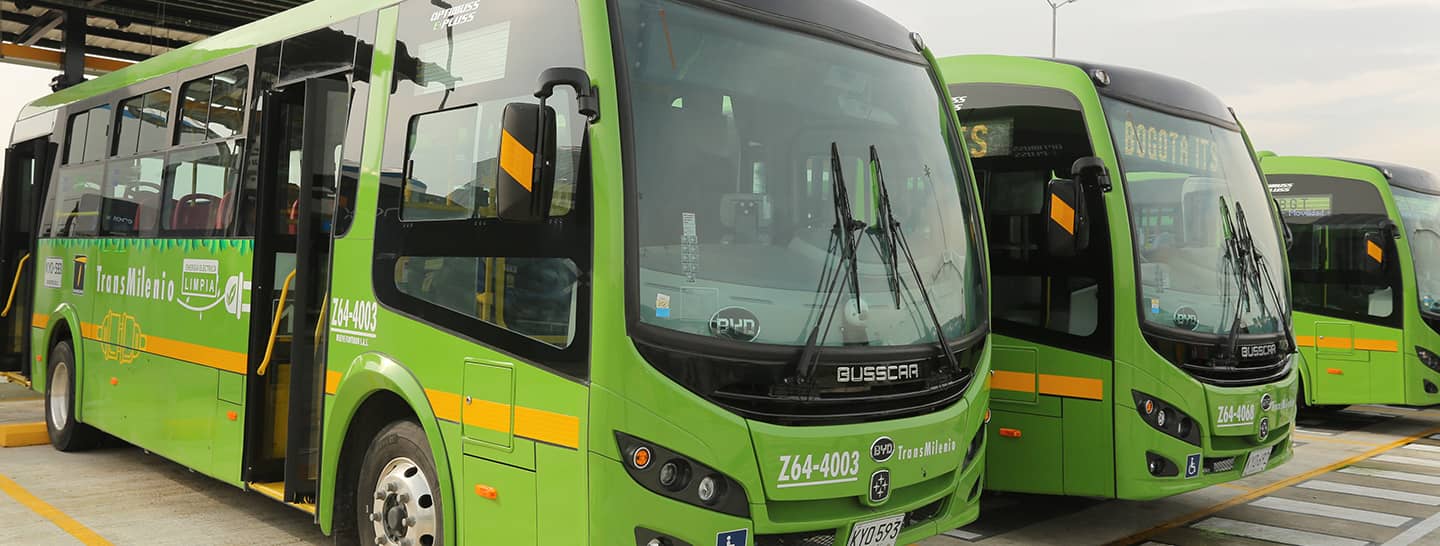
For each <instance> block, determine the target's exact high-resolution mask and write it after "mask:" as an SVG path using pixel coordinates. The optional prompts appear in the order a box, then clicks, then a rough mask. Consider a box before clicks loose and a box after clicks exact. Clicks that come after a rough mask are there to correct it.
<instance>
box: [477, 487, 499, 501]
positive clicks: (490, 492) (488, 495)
mask: <svg viewBox="0 0 1440 546" xmlns="http://www.w3.org/2000/svg"><path fill="white" fill-rule="evenodd" d="M475 494H476V495H480V498H483V499H490V500H495V499H497V498H499V497H500V492H499V491H496V490H495V488H494V487H490V486H488V485H481V484H478V483H477V484H475Z"/></svg>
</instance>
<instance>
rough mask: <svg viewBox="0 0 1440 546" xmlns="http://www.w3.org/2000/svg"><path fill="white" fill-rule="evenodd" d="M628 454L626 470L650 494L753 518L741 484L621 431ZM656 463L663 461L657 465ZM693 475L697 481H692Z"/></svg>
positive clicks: (620, 438)
mask: <svg viewBox="0 0 1440 546" xmlns="http://www.w3.org/2000/svg"><path fill="white" fill-rule="evenodd" d="M615 440H616V441H617V442H618V443H619V444H620V452H621V453H624V454H626V455H625V457H626V459H627V460H626V464H624V465H622V466H624V467H625V471H626V472H627V473H628V474H630V478H631V479H634V480H635V482H636V483H639V484H640V485H641V486H642V487H644V488H645V489H649V490H650V491H651V492H653V493H656V494H659V495H662V496H665V497H669V498H671V499H675V500H678V501H680V502H684V503H686V504H690V505H693V506H699V507H701V508H705V509H709V510H714V511H716V512H720V513H724V514H729V515H732V516H738V517H742V518H748V517H750V502H749V501H748V500H747V499H746V497H745V488H744V487H742V486H741V485H740V482H737V481H735V480H734V479H733V478H730V477H729V476H726V475H724V474H721V473H720V472H719V471H716V470H715V469H713V468H710V467H708V466H705V465H703V464H700V463H699V462H698V461H696V460H694V459H691V458H690V457H686V456H685V455H682V454H680V453H676V452H674V451H671V450H669V449H667V448H665V447H662V446H659V445H656V444H654V443H651V442H647V441H645V440H641V439H639V438H636V437H634V436H630V435H628V434H625V433H622V432H616V433H615ZM657 461H663V462H659V463H658V464H656V462H657ZM692 476H694V477H698V478H699V479H698V480H695V481H691V480H692V479H694V478H692Z"/></svg>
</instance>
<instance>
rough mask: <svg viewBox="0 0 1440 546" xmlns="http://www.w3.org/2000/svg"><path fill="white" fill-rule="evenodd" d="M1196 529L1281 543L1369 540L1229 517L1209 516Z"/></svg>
mask: <svg viewBox="0 0 1440 546" xmlns="http://www.w3.org/2000/svg"><path fill="white" fill-rule="evenodd" d="M1191 527H1194V528H1196V529H1201V530H1205V531H1214V532H1216V533H1222V534H1226V535H1231V536H1238V537H1245V538H1254V539H1259V540H1268V541H1270V542H1279V543H1281V544H1295V545H1301V546H1312V545H1313V546H1367V545H1368V544H1370V543H1369V542H1365V541H1363V540H1355V539H1353V538H1343V537H1337V536H1334V535H1324V534H1320V533H1312V532H1310V531H1297V530H1295V529H1286V528H1284V527H1272V526H1269V525H1261V524H1259V523H1250V522H1248V521H1238V520H1233V519H1227V518H1216V517H1212V518H1208V519H1205V520H1203V521H1201V522H1200V523H1196V524H1194V525H1191Z"/></svg>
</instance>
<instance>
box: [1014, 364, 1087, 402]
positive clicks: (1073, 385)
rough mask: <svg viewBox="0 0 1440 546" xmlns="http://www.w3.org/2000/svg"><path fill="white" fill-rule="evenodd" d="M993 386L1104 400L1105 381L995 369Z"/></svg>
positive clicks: (1018, 390)
mask: <svg viewBox="0 0 1440 546" xmlns="http://www.w3.org/2000/svg"><path fill="white" fill-rule="evenodd" d="M992 386H993V387H994V388H995V389H996V390H1002V391H1012V392H1038V393H1040V394H1045V395H1049V396H1063V397H1067V398H1084V399H1086V400H1104V399H1105V382H1104V381H1102V380H1100V379H1094V378H1090V377H1073V376H1068V375H1051V374H1043V373H1042V374H1038V375H1037V374H1033V373H1026V372H1010V371H1003V370H996V371H995V379H994V382H993V383H992Z"/></svg>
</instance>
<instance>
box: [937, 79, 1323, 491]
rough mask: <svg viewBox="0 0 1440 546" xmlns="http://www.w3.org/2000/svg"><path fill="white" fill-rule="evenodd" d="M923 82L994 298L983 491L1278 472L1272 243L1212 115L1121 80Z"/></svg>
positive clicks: (1282, 274) (1229, 122)
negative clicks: (981, 230)
mask: <svg viewBox="0 0 1440 546" xmlns="http://www.w3.org/2000/svg"><path fill="white" fill-rule="evenodd" d="M940 67H941V71H942V72H943V74H944V76H945V78H946V81H947V83H948V84H949V86H950V94H951V96H952V97H953V100H954V101H955V102H954V107H955V108H956V110H957V111H958V113H959V115H960V123H961V126H962V131H963V132H964V134H965V138H966V141H967V145H968V148H969V153H970V158H971V162H972V164H973V168H974V171H975V177H976V184H977V185H979V187H980V195H981V209H982V211H983V213H984V215H985V225H986V229H987V240H988V244H989V257H990V267H991V272H992V275H993V277H992V279H993V281H992V282H993V283H994V286H996V287H997V290H996V291H995V294H994V298H993V303H992V305H993V318H994V321H995V336H996V339H995V352H994V363H993V364H994V367H995V372H994V377H993V381H992V386H993V389H994V390H993V391H992V394H991V409H992V410H993V411H994V419H993V421H992V422H991V425H990V432H989V434H990V439H989V442H990V446H989V448H988V449H989V462H988V465H987V470H986V487H987V488H988V489H994V490H1000V491H1016V492H1026V493H1042V494H1058V495H1080V496H1090V497H1103V498H1121V499H1141V500H1143V499H1153V498H1158V497H1163V496H1167V495H1173V494H1176V493H1181V492H1184V491H1190V490H1194V489H1198V488H1201V487H1205V486H1208V485H1213V484H1216V483H1221V482H1227V481H1231V480H1235V479H1238V478H1241V477H1242V476H1248V475H1251V474H1254V473H1257V472H1262V471H1265V470H1267V469H1270V468H1274V467H1275V466H1277V465H1280V464H1283V463H1284V462H1285V461H1287V460H1289V459H1290V458H1291V452H1290V435H1291V430H1292V425H1293V422H1294V414H1295V392H1296V391H1295V389H1296V381H1297V379H1296V372H1295V370H1294V368H1295V366H1294V360H1293V353H1294V348H1293V342H1292V341H1291V339H1292V338H1291V333H1290V324H1289V301H1288V296H1287V293H1288V292H1287V287H1286V284H1287V281H1286V268H1285V255H1284V246H1283V245H1282V237H1281V231H1280V229H1279V227H1280V226H1279V220H1278V217H1277V216H1276V215H1275V214H1274V212H1273V210H1272V209H1271V201H1270V198H1269V196H1268V194H1267V193H1266V190H1265V184H1264V183H1263V182H1262V178H1261V175H1260V171H1259V166H1258V165H1257V164H1256V162H1255V160H1254V158H1253V157H1254V156H1253V155H1252V153H1251V151H1250V147H1249V144H1248V142H1247V140H1246V137H1245V133H1244V132H1243V130H1242V129H1241V127H1240V125H1239V123H1238V122H1237V121H1236V119H1235V116H1234V115H1233V113H1232V112H1231V111H1230V109H1229V108H1227V107H1226V106H1225V105H1224V104H1223V103H1222V102H1221V101H1220V100H1219V99H1218V98H1217V97H1215V96H1214V95H1212V94H1210V93H1209V92H1208V91H1205V90H1204V89H1201V88H1200V87H1197V86H1195V85H1193V84H1191V83H1188V82H1184V81H1180V80H1177V79H1174V78H1171V77H1167V76H1162V75H1158V74H1153V73H1149V72H1145V71H1141V70H1135V69H1129V68H1122V67H1114V66H1102V65H1098V64H1091V63H1083V62H1072V61H1057V60H1049V59H1043V60H1042V59H1028V58H1014V57H998V56H963V57H955V58H947V59H942V60H941V61H940ZM1252 222H1253V224H1252ZM999 287H1003V289H1000V288H999Z"/></svg>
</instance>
